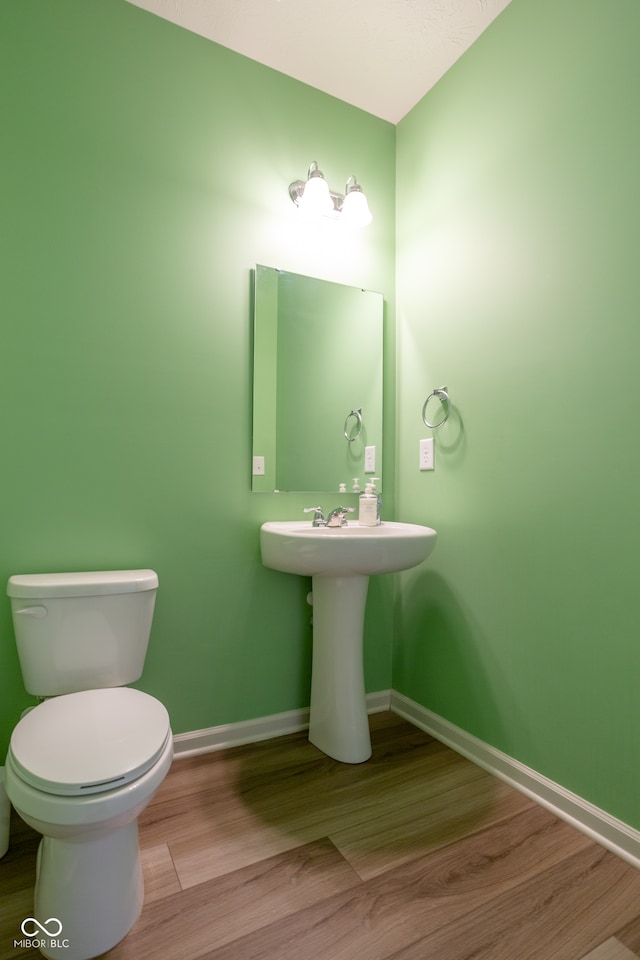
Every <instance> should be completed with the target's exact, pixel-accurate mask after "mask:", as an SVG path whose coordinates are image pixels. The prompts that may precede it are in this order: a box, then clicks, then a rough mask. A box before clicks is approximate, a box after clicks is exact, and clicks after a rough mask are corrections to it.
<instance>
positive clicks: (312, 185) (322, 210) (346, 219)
mask: <svg viewBox="0 0 640 960" xmlns="http://www.w3.org/2000/svg"><path fill="white" fill-rule="evenodd" d="M289 196H290V197H291V199H292V201H293V202H294V203H295V205H296V206H297V207H298V209H299V210H300V211H302V212H303V213H304V214H305V216H310V217H330V218H331V219H332V220H339V221H340V222H341V223H344V224H346V225H347V226H350V227H364V226H366V225H367V224H368V223H371V220H372V216H371V211H370V210H369V204H368V203H367V198H366V196H365V195H364V193H363V192H362V187H361V186H360V184H359V183H358V182H357V180H356V178H355V176H352V177H349V179H348V180H347V183H346V186H345V188H344V193H334V192H333V190H330V189H329V184H328V183H327V181H326V180H325V178H324V174H323V172H322V170H319V169H318V164H317V163H316V161H315V160H314V161H313V163H312V164H310V166H309V170H308V173H307V179H306V180H294V181H293V183H291V184H289Z"/></svg>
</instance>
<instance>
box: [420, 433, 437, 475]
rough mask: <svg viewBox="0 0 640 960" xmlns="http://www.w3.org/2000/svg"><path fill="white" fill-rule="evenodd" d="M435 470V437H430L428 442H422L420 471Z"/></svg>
mask: <svg viewBox="0 0 640 960" xmlns="http://www.w3.org/2000/svg"><path fill="white" fill-rule="evenodd" d="M433 468H434V452H433V437H429V439H428V440H421V441H420V469H421V470H433Z"/></svg>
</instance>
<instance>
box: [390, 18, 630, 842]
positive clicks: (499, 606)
mask: <svg viewBox="0 0 640 960" xmlns="http://www.w3.org/2000/svg"><path fill="white" fill-rule="evenodd" d="M577 7H579V9H577ZM638 35H640V7H639V6H638V4H637V3H635V2H633V0H615V2H614V3H613V4H611V5H608V6H607V7H606V8H605V7H603V6H602V4H596V3H593V2H586V3H581V4H579V5H576V4H575V3H574V2H572V0H512V3H511V4H510V6H509V7H507V8H506V10H505V11H504V12H503V13H502V14H501V15H500V16H499V17H498V18H497V20H496V21H494V23H493V24H492V26H491V27H490V28H489V29H488V30H487V31H486V32H485V33H484V34H483V35H482V37H481V38H480V39H479V40H478V41H477V42H476V43H475V44H474V46H473V47H472V48H471V49H470V51H469V52H468V53H467V54H465V56H464V57H463V58H462V59H461V60H460V61H459V62H458V63H457V64H456V66H455V67H454V68H453V69H452V70H451V71H450V73H448V74H447V75H446V76H445V77H444V78H443V79H442V80H441V81H440V83H439V84H438V85H437V86H436V87H435V88H434V89H433V90H432V91H431V92H430V93H429V94H428V95H427V96H426V97H425V98H424V99H423V100H422V101H421V102H420V103H419V104H418V105H417V106H416V107H415V108H414V109H413V111H412V112H411V113H410V114H409V115H408V116H407V117H406V118H405V119H403V121H402V122H401V123H400V124H399V126H398V132H397V136H398V152H397V203H398V224H397V302H396V310H397V323H398V344H399V346H398V368H399V370H400V371H401V376H400V377H399V391H398V409H397V415H398V462H397V491H396V492H397V506H398V516H399V517H400V518H401V519H403V520H410V521H422V522H426V523H430V524H432V525H433V526H435V527H436V528H437V529H438V531H439V532H440V539H439V542H438V547H437V550H436V552H435V553H434V555H433V558H432V561H431V562H430V563H429V564H428V565H427V566H425V567H424V568H420V569H419V570H418V571H416V572H411V573H407V574H405V575H403V576H402V578H401V589H400V594H399V600H398V603H397V611H396V613H397V618H396V636H397V642H396V644H395V646H394V687H395V688H396V689H398V690H400V691H401V692H403V693H404V694H406V695H407V696H409V697H412V698H414V699H415V700H417V701H419V702H420V703H421V704H423V705H424V706H426V707H428V708H429V709H431V710H433V711H435V712H436V713H438V714H441V715H443V716H444V717H446V718H448V719H449V720H451V721H452V722H454V723H456V724H458V725H459V726H461V727H463V728H464V729H466V730H468V731H470V732H471V733H473V734H475V735H476V736H478V737H480V738H481V739H483V740H485V741H488V742H489V743H491V744H493V745H494V746H496V747H498V748H500V749H502V750H504V751H506V752H507V753H508V754H510V755H512V756H514V757H516V758H517V759H519V760H520V761H522V762H524V763H526V764H528V765H530V766H531V767H533V768H534V769H536V770H537V771H539V772H541V773H543V774H545V775H547V776H548V777H550V778H552V779H553V780H556V781H558V782H559V783H561V784H563V785H564V786H565V787H567V788H568V789H570V790H572V791H575V792H576V793H578V794H579V795H581V796H583V797H585V798H586V799H588V800H590V801H592V802H593V803H595V804H597V805H598V806H601V807H603V808H604V809H606V810H608V811H609V812H610V813H612V814H614V815H615V816H617V817H619V818H621V819H622V820H624V821H626V822H628V823H629V824H631V825H633V826H635V827H636V828H638V827H640V805H639V803H638V798H639V796H640V765H639V764H638V737H639V731H640V696H639V695H638V689H639V688H638V682H639V678H640V642H639V630H638V616H639V615H638V584H637V572H638V559H637V556H638V543H639V541H640V509H639V503H638V491H639V489H640V476H639V475H640V445H639V444H638V442H637V433H638V417H639V416H640V386H639V383H640V381H639V377H638V358H639V357H640V324H639V322H638V262H637V261H638V251H639V249H640V192H639V190H638V169H639V160H640V126H639V124H638V118H637V105H636V100H637V93H638V90H639V89H640V59H639V58H638V55H637V37H638ZM443 384H446V385H447V386H448V387H449V389H450V393H451V397H452V400H453V404H454V413H453V414H452V416H451V418H450V421H449V422H448V423H447V424H446V425H445V426H444V427H442V428H441V429H440V431H438V432H437V434H436V469H435V471H434V472H433V473H431V474H429V473H419V472H418V470H417V459H418V441H419V439H420V437H421V436H428V435H429V434H430V431H428V430H426V428H424V427H423V426H422V422H421V419H420V412H421V407H422V403H423V401H424V398H425V397H426V395H427V393H428V392H430V391H431V390H432V389H433V388H434V387H439V386H442V385H443Z"/></svg>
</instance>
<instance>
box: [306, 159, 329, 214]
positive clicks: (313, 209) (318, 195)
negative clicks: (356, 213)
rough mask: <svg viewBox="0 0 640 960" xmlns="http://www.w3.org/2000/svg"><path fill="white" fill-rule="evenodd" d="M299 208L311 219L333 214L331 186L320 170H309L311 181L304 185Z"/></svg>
mask: <svg viewBox="0 0 640 960" xmlns="http://www.w3.org/2000/svg"><path fill="white" fill-rule="evenodd" d="M298 207H299V208H300V210H301V211H302V212H303V213H304V214H305V215H307V216H311V217H323V216H327V215H328V214H330V213H332V212H333V200H332V199H331V194H330V192H329V184H328V183H327V181H326V180H325V178H324V177H323V175H322V173H321V172H320V170H317V169H316V170H313V171H312V170H311V168H310V169H309V179H308V180H307V182H306V183H305V185H304V190H303V191H302V196H301V197H300V200H299V202H298Z"/></svg>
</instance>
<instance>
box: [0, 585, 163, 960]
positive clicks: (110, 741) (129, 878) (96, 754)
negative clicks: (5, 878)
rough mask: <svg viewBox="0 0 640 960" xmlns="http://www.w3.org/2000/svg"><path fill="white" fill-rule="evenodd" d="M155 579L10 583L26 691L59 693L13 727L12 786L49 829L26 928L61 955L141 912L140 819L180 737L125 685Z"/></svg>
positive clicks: (94, 943) (118, 931) (73, 958)
mask: <svg viewBox="0 0 640 960" xmlns="http://www.w3.org/2000/svg"><path fill="white" fill-rule="evenodd" d="M157 587H158V577H157V575H156V574H155V573H154V572H153V570H118V571H107V572H98V573H55V574H32V575H25V576H15V577H11V579H10V580H9V583H8V586H7V593H8V594H9V596H10V597H11V607H12V612H13V623H14V629H15V635H16V643H17V647H18V655H19V658H20V666H21V669H22V676H23V679H24V684H25V687H26V688H27V690H28V691H29V692H30V693H32V694H35V695H36V696H38V697H49V698H51V699H46V700H44V702H43V703H41V704H39V705H38V706H37V707H34V708H33V709H32V710H30V711H29V712H28V713H26V714H25V715H24V716H23V718H22V719H21V720H20V722H19V723H18V725H17V726H16V728H15V730H14V731H13V734H12V736H11V743H10V746H9V753H8V755H7V760H6V769H5V785H6V790H7V794H8V795H9V799H10V800H11V802H12V804H13V806H14V807H15V809H16V810H17V811H18V813H19V814H20V816H21V817H22V819H23V820H25V821H26V822H27V823H28V824H30V825H31V826H32V827H34V829H35V830H37V831H38V832H39V833H41V834H42V837H43V839H42V841H41V843H40V847H39V850H38V861H37V867H36V886H35V903H34V908H33V916H32V917H31V918H29V921H30V922H29V923H28V924H26V931H24V930H23V932H24V933H25V936H31V938H32V940H37V941H38V943H37V945H38V946H39V948H40V951H41V952H42V953H43V954H44V955H45V956H46V957H51V958H54V960H57V958H63V957H64V958H65V960H87V958H89V957H96V956H98V955H99V954H101V953H104V952H105V951H106V950H109V949H110V948H111V947H113V946H115V944H116V943H118V941H119V940H121V939H122V938H123V937H124V936H125V935H126V934H127V933H128V932H129V930H130V929H131V927H132V926H133V924H134V923H135V921H136V919H137V917H138V915H139V913H140V910H141V909H142V899H143V886H142V872H141V869H140V852H139V847H138V823H137V818H138V815H139V814H140V813H141V811H142V810H143V809H144V807H145V806H146V805H147V804H148V802H149V801H150V799H151V797H152V796H153V795H154V793H155V792H156V790H157V789H158V787H159V786H160V784H161V783H162V781H163V780H164V778H165V776H166V774H167V772H168V770H169V767H170V765H171V760H172V756H173V737H172V733H171V728H170V725H169V715H168V713H167V711H166V709H165V707H164V706H163V705H162V704H161V703H160V701H159V700H156V699H155V698H154V697H151V696H149V695H148V694H146V693H142V692H141V691H139V690H134V689H131V688H129V687H125V686H124V684H126V683H132V682H133V681H135V680H137V679H138V678H139V677H140V675H141V674H142V668H143V665H144V659H145V654H146V651H147V644H148V641H149V632H150V629H151V621H152V618H153V608H154V603H155V596H156V590H157ZM25 920H26V918H25ZM23 927H25V923H23Z"/></svg>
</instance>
